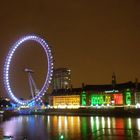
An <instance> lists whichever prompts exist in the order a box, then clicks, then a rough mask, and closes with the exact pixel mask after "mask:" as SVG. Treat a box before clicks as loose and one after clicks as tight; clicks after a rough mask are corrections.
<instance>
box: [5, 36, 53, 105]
mask: <svg viewBox="0 0 140 140" xmlns="http://www.w3.org/2000/svg"><path fill="white" fill-rule="evenodd" d="M27 41H35V42H37V43H39V44H40V46H41V47H42V48H43V50H44V52H45V55H46V57H47V61H48V69H47V75H46V78H45V82H44V84H43V86H42V88H41V89H40V91H38V92H37V93H36V94H35V95H34V96H32V98H31V99H29V100H21V99H19V98H17V97H16V96H15V94H14V92H13V90H12V85H11V82H10V74H9V73H10V67H11V65H12V64H11V60H12V58H13V56H14V54H15V52H16V51H17V48H20V47H21V45H23V44H24V43H25V42H27ZM25 71H26V72H28V73H31V71H29V70H28V69H26V70H25ZM52 76H53V56H52V52H51V49H50V48H49V46H48V44H47V42H46V41H45V40H44V39H43V38H41V37H39V36H36V35H28V36H24V37H22V38H20V39H19V40H18V41H17V42H16V43H15V44H14V45H13V46H12V47H11V49H10V51H9V53H8V55H7V57H6V60H5V64H4V76H3V78H4V86H5V89H6V91H7V93H8V95H9V96H10V98H11V99H12V100H13V101H15V102H16V103H17V104H19V105H27V104H30V103H32V102H34V101H38V100H39V99H40V98H41V97H42V96H43V95H44V94H45V93H46V91H47V90H48V88H49V85H50V83H51V80H52ZM32 94H33V93H32Z"/></svg>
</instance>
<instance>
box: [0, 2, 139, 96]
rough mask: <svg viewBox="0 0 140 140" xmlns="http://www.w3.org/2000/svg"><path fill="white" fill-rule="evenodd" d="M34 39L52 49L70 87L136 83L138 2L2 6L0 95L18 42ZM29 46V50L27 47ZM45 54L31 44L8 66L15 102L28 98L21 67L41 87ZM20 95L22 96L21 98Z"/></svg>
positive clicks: (10, 4)
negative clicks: (27, 69) (27, 37)
mask: <svg viewBox="0 0 140 140" xmlns="http://www.w3.org/2000/svg"><path fill="white" fill-rule="evenodd" d="M27 34H38V35H40V36H42V37H43V38H44V39H46V40H47V41H48V43H49V45H50V46H52V49H53V54H54V59H55V68H58V67H67V68H70V69H71V72H72V84H73V87H81V83H83V82H84V83H85V84H108V83H111V76H112V73H113V72H115V74H116V76H117V82H126V81H130V80H132V81H134V80H135V78H136V77H137V78H138V79H140V1H139V0H133V1H132V0H123V1H122V0H102V1H94V0H59V1H48V0H24V1H19V0H12V1H8V0H5V1H1V4H0V74H1V77H0V92H1V94H4V95H6V93H5V90H4V89H3V64H4V59H5V57H6V55H7V53H8V51H9V49H10V47H11V45H12V44H14V43H15V41H17V40H18V39H19V38H20V37H22V36H23V35H27ZM27 46H30V47H27ZM44 56H45V54H44V52H43V50H42V49H41V47H39V45H37V44H36V43H34V42H31V43H25V46H24V47H23V48H21V49H19V50H18V51H17V52H16V54H15V58H14V59H13V62H12V64H13V65H12V67H11V68H12V69H11V81H12V86H13V90H14V92H16V95H18V96H19V97H21V96H24V95H27V90H29V89H28V88H27V86H28V83H27V82H28V81H27V80H28V79H27V75H26V74H25V72H24V71H23V69H24V68H25V67H30V68H32V69H34V70H35V74H34V79H35V81H36V83H37V85H38V87H39V88H40V87H41V84H42V83H43V82H42V81H43V79H44V76H45V73H46V70H47V66H46V64H47V62H46V60H45V57H44ZM23 94H24V95H23Z"/></svg>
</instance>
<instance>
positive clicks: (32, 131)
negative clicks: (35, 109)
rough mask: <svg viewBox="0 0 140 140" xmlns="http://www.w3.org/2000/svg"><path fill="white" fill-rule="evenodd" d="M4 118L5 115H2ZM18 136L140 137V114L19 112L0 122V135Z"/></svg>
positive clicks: (38, 139) (52, 139) (40, 139)
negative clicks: (19, 113) (136, 115)
mask: <svg viewBox="0 0 140 140" xmlns="http://www.w3.org/2000/svg"><path fill="white" fill-rule="evenodd" d="M0 120H1V119H0ZM1 133H3V135H8V136H10V135H11V136H14V140H20V139H21V140H22V139H23V137H27V140H46V139H49V140H59V138H60V136H61V135H63V136H64V139H65V140H71V139H124V137H125V139H126V138H127V139H132V138H137V139H138V138H140V118H114V117H98V116H95V117H94V116H91V117H84V116H83V117H79V116H40V115H35V116H33V115H32V116H18V117H13V118H11V119H10V120H7V121H5V122H2V120H1V124H0V135H1Z"/></svg>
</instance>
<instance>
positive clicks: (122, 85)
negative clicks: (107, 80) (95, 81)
mask: <svg viewBox="0 0 140 140" xmlns="http://www.w3.org/2000/svg"><path fill="white" fill-rule="evenodd" d="M128 88H130V89H132V88H135V83H133V82H131V81H129V82H126V83H120V84H116V85H115V87H113V85H111V84H106V85H86V86H85V87H84V90H85V91H90V90H93V91H106V90H113V89H116V90H124V89H128Z"/></svg>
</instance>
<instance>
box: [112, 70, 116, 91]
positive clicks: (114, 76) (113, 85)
mask: <svg viewBox="0 0 140 140" xmlns="http://www.w3.org/2000/svg"><path fill="white" fill-rule="evenodd" d="M115 86H116V75H115V73H114V72H113V74H112V87H113V89H114V88H115Z"/></svg>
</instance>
